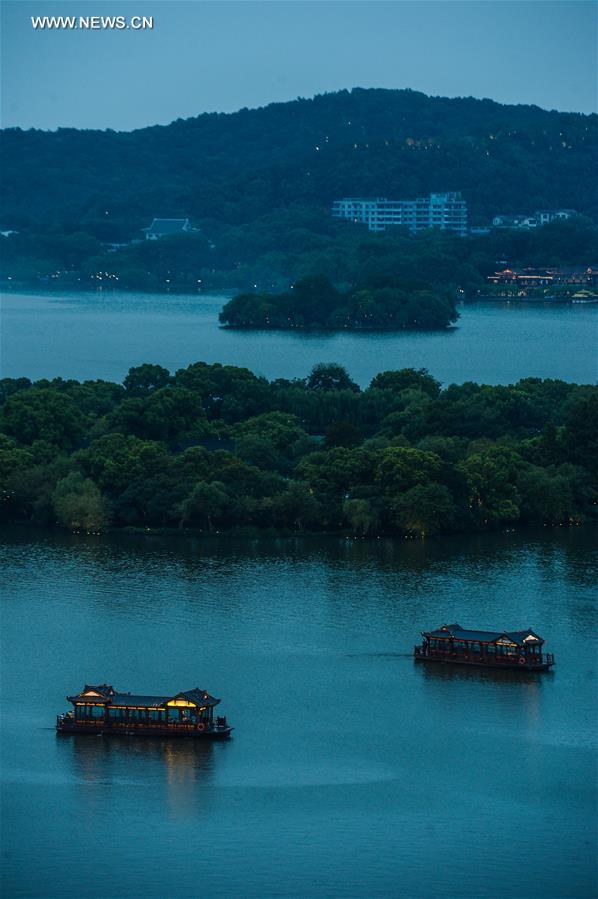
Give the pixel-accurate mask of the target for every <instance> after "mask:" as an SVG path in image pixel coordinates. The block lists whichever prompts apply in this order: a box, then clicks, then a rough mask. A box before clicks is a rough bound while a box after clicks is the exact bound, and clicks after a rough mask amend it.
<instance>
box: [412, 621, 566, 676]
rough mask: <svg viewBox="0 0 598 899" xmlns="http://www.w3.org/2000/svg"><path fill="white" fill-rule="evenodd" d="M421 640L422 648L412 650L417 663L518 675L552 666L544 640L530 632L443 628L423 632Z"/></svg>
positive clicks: (552, 659) (417, 647) (444, 626)
mask: <svg viewBox="0 0 598 899" xmlns="http://www.w3.org/2000/svg"><path fill="white" fill-rule="evenodd" d="M422 637H423V638H424V639H423V642H422V643H421V645H419V646H415V647H414V657H415V661H416V662H449V663H451V662H452V663H453V664H457V665H479V666H481V667H483V668H516V669H517V670H518V671H548V669H549V668H551V667H552V666H553V665H554V655H553V654H552V653H550V652H542V647H543V646H544V640H543V639H542V637H539V636H538V634H536V633H534V631H532V630H531V629H528V630H525V631H475V630H467V629H466V628H463V627H461V625H460V624H443V625H442V627H439V628H438V630H435V631H422Z"/></svg>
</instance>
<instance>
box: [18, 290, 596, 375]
mask: <svg viewBox="0 0 598 899" xmlns="http://www.w3.org/2000/svg"><path fill="white" fill-rule="evenodd" d="M226 299H227V298H226V297H222V296H207V295H199V294H197V295H192V296H170V295H156V294H133V293H101V292H98V293H70V294H62V295H59V294H32V293H29V294H15V293H9V294H6V295H5V296H4V297H3V298H2V301H1V306H0V340H1V350H2V352H1V359H0V373H1V374H2V376H3V377H21V376H27V377H29V378H32V379H36V378H52V377H56V376H59V375H60V376H62V377H65V378H77V379H85V378H106V379H109V380H114V381H121V380H122V379H123V378H124V376H125V375H126V373H127V371H128V369H129V367H130V366H132V365H139V364H140V363H142V362H155V363H159V364H160V365H164V366H165V367H166V368H168V369H170V370H171V371H175V370H176V369H177V368H180V367H182V366H186V365H189V364H190V363H191V362H197V361H204V362H222V363H228V364H232V365H242V366H247V367H248V368H250V369H251V370H252V371H255V372H257V373H259V374H263V375H265V376H266V377H268V378H278V377H288V378H295V377H303V376H305V375H306V374H307V373H308V372H309V370H310V368H311V367H312V365H314V364H315V363H316V362H340V363H341V364H342V365H345V366H346V367H347V368H348V370H349V371H350V373H351V374H352V376H353V378H354V379H355V380H356V381H357V382H358V383H359V384H360V385H361V386H363V387H365V386H367V384H368V383H369V381H370V380H371V378H372V377H373V376H374V375H375V374H377V373H378V372H379V371H384V370H387V369H396V368H405V367H408V366H414V367H416V368H420V367H425V368H428V369H429V370H430V371H431V373H432V374H433V375H434V376H435V377H437V378H439V379H440V380H441V381H443V382H444V383H450V382H454V383H462V382H463V381H468V380H474V381H478V382H482V383H487V384H508V383H513V382H515V381H517V380H519V378H524V377H545V378H548V377H550V378H562V379H564V380H566V381H577V382H578V383H594V382H595V381H596V377H597V375H598V306H583V305H547V304H533V303H522V304H517V303H506V302H505V303H502V302H485V303H484V302H479V303H475V304H469V305H462V306H461V307H460V312H461V318H460V320H459V322H458V325H457V327H456V328H453V329H451V330H448V331H437V332H432V333H430V332H427V333H422V332H402V333H398V334H392V333H379V334H372V333H366V334H363V333H362V334H357V333H340V334H338V333H337V334H335V333H331V332H326V333H321V332H320V333H290V332H255V331H254V332H250V331H246V332H243V331H228V330H224V329H222V328H219V326H218V312H219V311H220V309H221V308H222V305H223V304H224V303H225V302H226Z"/></svg>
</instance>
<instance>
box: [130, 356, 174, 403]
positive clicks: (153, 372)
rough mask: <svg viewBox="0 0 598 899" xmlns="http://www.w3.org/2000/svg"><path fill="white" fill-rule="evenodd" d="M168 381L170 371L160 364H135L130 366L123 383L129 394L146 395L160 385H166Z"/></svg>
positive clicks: (157, 388)
mask: <svg viewBox="0 0 598 899" xmlns="http://www.w3.org/2000/svg"><path fill="white" fill-rule="evenodd" d="M169 381H170V372H169V371H168V369H167V368H163V367H162V366H161V365H149V364H148V363H145V364H144V365H137V366H136V367H135V368H130V369H129V373H128V375H127V377H126V378H125V380H124V381H123V385H124V388H125V390H126V391H127V393H128V394H130V395H131V396H148V395H149V394H150V393H153V392H154V391H155V390H159V389H160V388H161V387H166V385H167V384H168V383H169Z"/></svg>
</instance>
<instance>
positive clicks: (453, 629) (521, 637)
mask: <svg viewBox="0 0 598 899" xmlns="http://www.w3.org/2000/svg"><path fill="white" fill-rule="evenodd" d="M422 636H424V637H433V638H435V639H445V640H447V639H450V638H451V637H454V638H455V639H457V640H467V641H471V642H476V643H496V642H497V641H498V640H501V639H502V640H509V641H510V642H511V643H516V644H517V645H518V646H524V645H525V644H526V643H535V642H538V643H544V640H543V639H542V637H540V636H538V634H536V633H535V632H534V631H533V630H532V629H531V628H527V629H526V630H523V631H474V630H468V629H467V628H464V627H461V625H460V624H443V625H442V627H439V628H438V629H437V630H435V631H422Z"/></svg>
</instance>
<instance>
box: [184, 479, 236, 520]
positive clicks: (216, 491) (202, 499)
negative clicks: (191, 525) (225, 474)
mask: <svg viewBox="0 0 598 899" xmlns="http://www.w3.org/2000/svg"><path fill="white" fill-rule="evenodd" d="M230 506H231V498H230V496H229V494H228V493H227V491H226V489H225V486H224V484H222V483H221V482H220V481H212V483H211V484H208V483H206V482H205V481H199V482H198V483H197V484H195V486H194V487H193V489H192V490H191V491H190V493H189V494H188V496H186V497H185V499H184V500H183V501H182V502H181V503H179V505H178V506H177V509H176V511H177V515H178V517H179V526H180V527H182V526H183V525H184V524H186V523H187V522H195V523H199V524H200V525H202V526H203V525H207V528H208V530H209V531H213V530H214V519H218V518H221V517H222V516H223V515H225V513H226V512H227V510H228V509H229V508H230Z"/></svg>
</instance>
